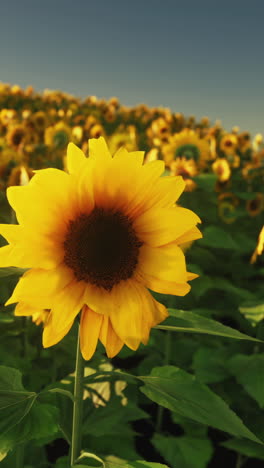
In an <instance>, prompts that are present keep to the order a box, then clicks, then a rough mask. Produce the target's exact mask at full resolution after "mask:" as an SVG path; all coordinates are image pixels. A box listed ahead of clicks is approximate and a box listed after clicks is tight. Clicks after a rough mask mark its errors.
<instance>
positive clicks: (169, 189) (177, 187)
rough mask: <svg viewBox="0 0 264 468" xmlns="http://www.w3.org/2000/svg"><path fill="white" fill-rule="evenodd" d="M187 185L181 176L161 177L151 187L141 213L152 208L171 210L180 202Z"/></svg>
mask: <svg viewBox="0 0 264 468" xmlns="http://www.w3.org/2000/svg"><path fill="white" fill-rule="evenodd" d="M185 185H186V183H185V182H184V180H183V178H182V177H181V176H177V177H176V176H175V177H172V176H168V177H160V178H159V179H158V180H157V181H156V182H155V184H153V185H152V186H151V191H150V192H149V193H148V194H147V195H146V200H145V203H144V206H143V207H142V209H141V213H143V212H145V211H147V210H149V209H150V208H152V207H154V206H155V208H169V207H171V206H172V205H174V203H175V202H176V201H177V200H178V198H179V197H180V195H181V194H182V192H183V191H184V188H185Z"/></svg>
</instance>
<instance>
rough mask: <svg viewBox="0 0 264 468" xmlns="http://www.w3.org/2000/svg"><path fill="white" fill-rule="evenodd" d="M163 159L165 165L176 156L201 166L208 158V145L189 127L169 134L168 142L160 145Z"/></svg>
mask: <svg viewBox="0 0 264 468" xmlns="http://www.w3.org/2000/svg"><path fill="white" fill-rule="evenodd" d="M162 152H163V155H164V161H165V163H166V165H167V166H169V165H170V163H171V162H172V161H173V160H174V159H177V158H185V159H192V160H194V161H195V163H196V164H197V165H198V166H200V167H203V166H205V164H206V161H207V160H208V159H209V158H210V146H209V143H208V141H207V140H206V139H204V138H200V137H199V135H198V134H197V133H196V132H195V131H194V130H190V129H188V128H187V129H185V130H183V131H182V132H180V133H176V134H174V135H172V136H170V138H169V141H168V144H165V145H164V146H163V147H162Z"/></svg>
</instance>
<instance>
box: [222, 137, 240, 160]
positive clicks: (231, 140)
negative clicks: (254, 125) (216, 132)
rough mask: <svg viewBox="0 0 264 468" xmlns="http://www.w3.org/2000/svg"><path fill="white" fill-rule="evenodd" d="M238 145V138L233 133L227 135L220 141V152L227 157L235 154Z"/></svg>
mask: <svg viewBox="0 0 264 468" xmlns="http://www.w3.org/2000/svg"><path fill="white" fill-rule="evenodd" d="M237 145H238V140H237V136H236V135H234V134H232V133H227V134H226V135H224V136H222V138H221V140H220V151H222V152H223V153H224V154H225V155H232V154H235V152H236V149H237Z"/></svg>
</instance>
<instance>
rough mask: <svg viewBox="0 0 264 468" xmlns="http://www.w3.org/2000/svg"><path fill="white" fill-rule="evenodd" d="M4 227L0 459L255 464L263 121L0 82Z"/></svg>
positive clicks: (155, 466)
mask: <svg viewBox="0 0 264 468" xmlns="http://www.w3.org/2000/svg"><path fill="white" fill-rule="evenodd" d="M107 148H108V149H107ZM142 152H144V160H143V154H142ZM66 155H67V156H66ZM110 155H115V156H114V157H113V159H112V157H111V156H110ZM84 156H89V158H87V157H84ZM140 160H141V163H140ZM142 162H143V165H142ZM64 171H65V172H64ZM67 172H69V175H68V174H67ZM183 181H184V182H185V184H184V183H183ZM86 182H87V183H86ZM91 187H92V188H91ZM173 197H174V198H173ZM91 200H92V201H91ZM175 201H177V205H173V204H174V203H175ZM89 204H90V205H89ZM88 205H89V206H90V208H89V209H90V211H89V213H88V211H87V213H86V212H85V210H84V208H83V207H84V206H88ZM65 207H66V208H65ZM113 208H114V209H113ZM67 210H68V211H67ZM107 210H108V211H107ZM66 212H67V213H66ZM72 213H74V215H73V214H72ZM76 213H77V214H76ZM120 213H122V214H120ZM124 213H125V214H126V215H127V217H126V216H125V215H124ZM74 216H75V217H74ZM64 219H66V221H67V223H68V224H67V223H66V221H65V226H66V224H67V232H66V234H65V233H64V234H63V239H64V243H63V244H62V245H63V249H64V250H63V252H62V253H61V251H60V248H59V246H61V244H59V240H58V239H59V238H60V235H61V233H62V232H64V231H63V229H64V227H63V226H64V224H63V223H64ZM131 220H132V221H131ZM200 221H201V223H200ZM0 223H1V224H0V234H1V236H0V246H1V249H0V336H1V341H0V359H1V360H0V464H1V466H2V467H3V468H11V467H12V468H13V467H14V468H23V467H24V468H35V467H40V468H51V467H54V468H68V467H76V468H78V467H79V468H81V467H85V466H89V467H90V468H91V467H98V468H100V467H104V468H148V467H149V468H166V467H171V468H220V467H222V466H223V464H225V466H226V467H228V468H229V467H230V468H257V467H261V466H263V462H264V410H263V408H264V326H263V324H264V320H263V319H264V287H263V279H264V256H263V255H262V254H263V250H264V226H263V225H264V138H263V136H262V135H261V134H256V135H250V134H249V133H248V132H247V131H240V129H239V127H234V128H233V129H232V130H230V131H228V130H225V129H224V128H223V127H222V125H221V123H220V122H215V123H214V124H212V123H211V122H210V120H209V118H208V117H203V118H202V119H201V120H199V121H198V120H197V119H196V118H195V117H194V116H189V117H185V116H184V115H183V114H182V113H179V112H176V113H175V112H172V111H171V110H170V109H167V108H149V107H147V106H146V105H144V104H140V105H137V106H135V107H131V108H128V107H126V106H124V105H122V104H121V103H120V102H119V100H118V99H117V98H116V97H113V98H111V99H109V100H107V101H106V100H103V99H98V98H96V97H95V96H89V97H87V98H85V99H79V98H76V97H74V96H71V95H69V94H66V93H63V92H61V91H52V90H45V91H44V92H43V93H37V92H35V91H34V89H33V88H32V87H30V86H29V87H28V88H26V89H25V90H23V89H21V88H20V87H19V86H17V85H14V86H12V85H9V84H3V83H2V84H1V83H0ZM198 228H199V229H198ZM84 231H85V234H84ZM200 231H201V233H202V234H200ZM138 233H140V235H139V234H138ZM85 241H86V243H87V244H90V245H92V246H93V249H92V250H93V251H94V252H92V253H91V252H88V250H87V249H86V247H85V246H84V244H85ZM99 243H100V258H99V257H98V255H99V254H98V252H97V247H98V245H99ZM104 246H108V247H109V246H110V247H111V249H112V250H113V251H112V253H111V254H110V253H109V252H108V251H107V252H106V247H105V251H104ZM127 246H129V253H128V252H127ZM110 247H109V249H110ZM98 248H99V247H98ZM102 251H103V253H101V252H102ZM117 251H118V252H121V254H122V256H123V257H122V258H125V259H126V263H124V262H123V261H122V259H121V260H120V259H119V257H118V255H119V254H117ZM97 254H98V255H97ZM121 254H120V255H121ZM80 256H81V257H82V258H84V259H85V262H86V264H85V265H84V264H83V262H81V261H80V260H79V258H80ZM105 258H107V259H108V263H107V267H106V266H105V264H103V261H104V259H105ZM56 262H57V263H56ZM185 262H186V263H185ZM54 265H55V266H54ZM87 265H88V266H87ZM186 266H187V270H188V272H187V270H186ZM69 271H71V275H72V276H70V277H69V278H71V279H69V278H68V275H69ZM72 272H73V273H72ZM189 272H190V273H189ZM133 275H134V276H133ZM135 275H136V276H135ZM52 277H54V280H53V279H52ZM134 277H135V278H136V279H135V280H133V281H134V282H132V280H131V278H134ZM52 281H54V283H52ZM188 281H190V284H189V283H188ZM51 283H52V284H51ZM55 283H56V288H57V289H56V291H55V286H54V284H55ZM84 283H85V284H86V286H85V287H86V289H85V290H82V289H81V285H82V284H84ZM143 283H144V286H145V288H144V291H143V289H142V284H143ZM58 284H60V288H61V289H60V290H59V289H58V288H59V286H58ZM120 284H121V285H123V284H128V286H126V287H124V289H121V286H120ZM122 287H123V286H122ZM65 291H66V292H65ZM98 291H99V292H98ZM77 296H78V297H82V299H78V300H77ZM86 296H87V297H88V299H86ZM83 297H84V299H83ZM112 299H113V302H112V303H111V301H112ZM80 301H82V302H80ZM89 301H91V302H89ZM137 301H138V304H140V306H141V309H140V311H139V312H137V311H136V306H135V303H136V302H137ZM17 303H18V305H16V304H17ZM101 304H103V305H102V307H103V306H105V307H106V309H107V311H106V312H105V311H103V312H102V311H101V309H100V307H101ZM81 308H82V315H81V318H80V319H79V316H78V313H79V312H80V310H81ZM53 309H54V311H53ZM73 311H74V312H73ZM133 314H134V315H133ZM79 322H80V325H79ZM79 328H80V332H79V331H78V330H79ZM43 329H44V332H43ZM150 331H151V333H150V335H149V332H150ZM42 334H43V338H42ZM78 337H79V339H80V349H81V352H80V350H79V351H78V349H79V348H78V346H77V359H76V343H77V341H78ZM82 356H83V357H82ZM83 358H84V359H83Z"/></svg>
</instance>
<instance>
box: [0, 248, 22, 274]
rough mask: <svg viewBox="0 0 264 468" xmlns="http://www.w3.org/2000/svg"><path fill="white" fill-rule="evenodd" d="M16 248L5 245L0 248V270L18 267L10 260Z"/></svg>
mask: <svg viewBox="0 0 264 468" xmlns="http://www.w3.org/2000/svg"><path fill="white" fill-rule="evenodd" d="M13 250H14V247H13V246H11V245H5V246H4V247H1V248H0V268H6V267H10V266H17V264H16V263H15V260H14V264H13V263H12V262H13V260H10V258H11V255H12V252H13ZM22 268H23V267H22Z"/></svg>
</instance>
